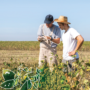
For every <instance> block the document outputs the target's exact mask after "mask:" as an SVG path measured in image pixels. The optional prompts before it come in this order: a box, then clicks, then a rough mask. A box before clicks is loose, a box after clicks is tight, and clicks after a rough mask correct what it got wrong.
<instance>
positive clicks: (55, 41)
mask: <svg viewBox="0 0 90 90" xmlns="http://www.w3.org/2000/svg"><path fill="white" fill-rule="evenodd" d="M52 41H53V42H54V43H56V44H59V43H60V38H57V39H53V40H52Z"/></svg>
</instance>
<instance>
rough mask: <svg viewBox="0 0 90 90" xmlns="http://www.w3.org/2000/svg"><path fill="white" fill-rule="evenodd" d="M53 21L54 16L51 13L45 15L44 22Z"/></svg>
mask: <svg viewBox="0 0 90 90" xmlns="http://www.w3.org/2000/svg"><path fill="white" fill-rule="evenodd" d="M52 21H53V16H52V15H50V14H49V15H47V16H46V17H45V20H44V23H47V24H50V23H51V22H52Z"/></svg>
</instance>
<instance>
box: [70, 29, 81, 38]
mask: <svg viewBox="0 0 90 90" xmlns="http://www.w3.org/2000/svg"><path fill="white" fill-rule="evenodd" d="M70 34H71V37H72V38H73V39H75V38H76V37H77V36H78V35H80V34H79V33H78V32H77V31H76V30H75V29H74V28H72V29H71V31H70Z"/></svg>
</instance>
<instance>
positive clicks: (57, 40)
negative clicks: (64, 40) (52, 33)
mask: <svg viewBox="0 0 90 90" xmlns="http://www.w3.org/2000/svg"><path fill="white" fill-rule="evenodd" d="M45 38H46V39H50V40H51V37H48V36H45ZM52 41H53V42H54V43H56V44H59V43H60V38H56V39H53V40H52Z"/></svg>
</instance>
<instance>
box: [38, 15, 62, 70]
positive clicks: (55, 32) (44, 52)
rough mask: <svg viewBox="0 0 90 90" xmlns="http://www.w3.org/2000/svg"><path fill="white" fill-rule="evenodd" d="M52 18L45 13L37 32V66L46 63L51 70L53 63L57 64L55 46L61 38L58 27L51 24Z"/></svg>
mask: <svg viewBox="0 0 90 90" xmlns="http://www.w3.org/2000/svg"><path fill="white" fill-rule="evenodd" d="M53 20H54V19H53V16H52V15H50V14H49V15H47V16H46V17H45V20H44V24H41V25H40V27H39V29H38V33H37V35H38V41H40V53H39V67H41V66H42V65H43V64H45V63H48V65H49V67H50V70H51V71H53V65H57V60H56V56H55V54H56V47H57V44H59V43H60V38H61V31H60V28H59V27H58V26H56V25H54V24H53V22H54V21H53ZM42 62H43V63H42Z"/></svg>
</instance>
